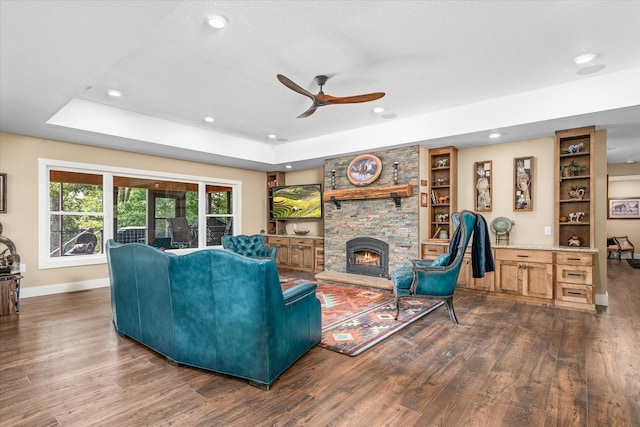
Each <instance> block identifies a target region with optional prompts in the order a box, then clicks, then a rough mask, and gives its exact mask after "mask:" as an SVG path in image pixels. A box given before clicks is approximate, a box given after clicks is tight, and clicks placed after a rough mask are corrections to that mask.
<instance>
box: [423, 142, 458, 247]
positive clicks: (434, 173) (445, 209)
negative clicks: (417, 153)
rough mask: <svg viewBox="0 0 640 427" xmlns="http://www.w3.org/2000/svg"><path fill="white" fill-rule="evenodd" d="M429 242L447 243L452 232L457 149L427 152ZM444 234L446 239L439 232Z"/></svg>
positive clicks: (456, 199)
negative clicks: (429, 200)
mask: <svg viewBox="0 0 640 427" xmlns="http://www.w3.org/2000/svg"><path fill="white" fill-rule="evenodd" d="M429 190H430V191H429V196H430V198H431V204H430V208H429V240H432V241H448V240H449V239H450V238H451V234H452V232H453V226H452V224H451V214H452V213H454V212H455V211H456V209H457V208H458V149H457V148H456V147H453V146H450V147H442V148H432V149H430V150H429ZM442 231H444V232H446V237H445V236H444V234H442V235H441V232H442Z"/></svg>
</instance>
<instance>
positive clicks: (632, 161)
mask: <svg viewBox="0 0 640 427" xmlns="http://www.w3.org/2000/svg"><path fill="white" fill-rule="evenodd" d="M627 163H628V164H631V163H635V160H627Z"/></svg>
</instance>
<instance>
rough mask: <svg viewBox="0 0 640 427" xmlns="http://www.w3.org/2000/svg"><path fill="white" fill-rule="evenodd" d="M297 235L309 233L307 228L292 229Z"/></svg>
mask: <svg viewBox="0 0 640 427" xmlns="http://www.w3.org/2000/svg"><path fill="white" fill-rule="evenodd" d="M293 232H294V233H296V234H297V235H298V236H306V235H307V234H309V230H293Z"/></svg>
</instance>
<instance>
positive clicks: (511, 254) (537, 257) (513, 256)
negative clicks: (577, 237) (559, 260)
mask: <svg viewBox="0 0 640 427" xmlns="http://www.w3.org/2000/svg"><path fill="white" fill-rule="evenodd" d="M496 260H505V261H521V262H542V263H551V262H552V261H553V253H552V252H550V251H532V250H526V249H500V248H498V249H496Z"/></svg>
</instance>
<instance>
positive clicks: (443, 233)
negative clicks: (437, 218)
mask: <svg viewBox="0 0 640 427" xmlns="http://www.w3.org/2000/svg"><path fill="white" fill-rule="evenodd" d="M439 237H440V238H441V239H448V238H449V232H448V231H447V230H440V236H439Z"/></svg>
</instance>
